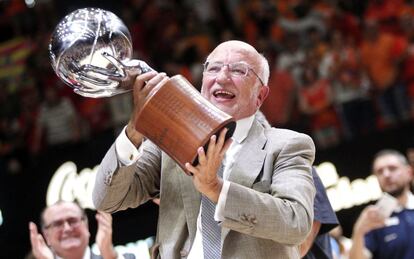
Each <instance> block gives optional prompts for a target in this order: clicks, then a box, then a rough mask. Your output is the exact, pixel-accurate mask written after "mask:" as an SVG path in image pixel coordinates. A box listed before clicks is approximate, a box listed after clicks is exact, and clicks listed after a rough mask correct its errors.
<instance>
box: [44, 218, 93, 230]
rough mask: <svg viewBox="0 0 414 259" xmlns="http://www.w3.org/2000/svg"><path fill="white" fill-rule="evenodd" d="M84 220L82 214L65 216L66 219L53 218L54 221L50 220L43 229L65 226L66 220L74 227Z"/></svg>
mask: <svg viewBox="0 0 414 259" xmlns="http://www.w3.org/2000/svg"><path fill="white" fill-rule="evenodd" d="M84 220H85V217H84V216H82V217H69V218H66V219H60V220H55V221H52V222H51V223H50V224H48V225H46V226H45V229H49V228H52V229H56V230H58V229H59V230H60V229H63V227H64V226H65V222H67V223H68V225H69V226H70V227H71V228H76V227H78V226H79V225H80V223H81V222H82V221H84Z"/></svg>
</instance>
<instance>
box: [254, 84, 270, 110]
mask: <svg viewBox="0 0 414 259" xmlns="http://www.w3.org/2000/svg"><path fill="white" fill-rule="evenodd" d="M268 94H269V87H268V86H267V85H264V86H261V87H260V90H259V94H258V96H257V100H256V106H257V108H258V109H259V108H260V106H262V104H263V102H264V100H265V99H266V97H267V96H268Z"/></svg>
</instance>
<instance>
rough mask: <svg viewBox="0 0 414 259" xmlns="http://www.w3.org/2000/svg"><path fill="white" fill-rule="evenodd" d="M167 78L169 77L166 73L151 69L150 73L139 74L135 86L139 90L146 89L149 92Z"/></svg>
mask: <svg viewBox="0 0 414 259" xmlns="http://www.w3.org/2000/svg"><path fill="white" fill-rule="evenodd" d="M167 79H168V77H167V75H166V74H165V73H157V72H155V71H150V72H148V73H144V74H142V75H139V76H137V78H136V79H135V84H134V88H135V89H138V90H144V91H146V92H148V93H149V92H150V91H151V90H152V89H153V88H154V87H156V86H157V85H158V84H160V83H161V82H162V83H164V82H165V81H166V80H167ZM161 85H162V84H161Z"/></svg>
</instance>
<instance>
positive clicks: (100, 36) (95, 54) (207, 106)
mask: <svg viewBox="0 0 414 259" xmlns="http://www.w3.org/2000/svg"><path fill="white" fill-rule="evenodd" d="M49 54H50V58H51V61H52V67H53V69H54V70H55V72H56V74H57V75H58V77H59V78H60V79H62V80H63V81H64V82H65V83H66V84H68V85H69V86H71V87H72V88H73V89H74V91H75V93H77V94H80V95H82V96H86V97H96V98H97V97H108V96H113V95H116V94H120V93H124V92H127V91H130V90H132V88H133V84H134V81H135V78H136V76H137V75H140V74H142V73H146V72H148V71H150V70H152V69H151V68H150V67H149V66H148V65H147V64H146V63H145V62H143V61H141V60H137V59H131V57H132V43H131V36H130V33H129V31H128V29H127V27H126V26H125V24H124V23H123V22H122V21H121V19H119V18H118V17H117V16H116V15H115V14H113V13H111V12H109V11H105V10H101V9H97V8H84V9H78V10H76V11H74V12H72V13H70V14H68V15H67V16H66V17H65V18H64V19H63V20H62V21H61V22H60V23H59V24H58V25H57V27H56V29H55V31H54V32H53V34H52V38H51V41H50V45H49ZM136 118H137V122H139V123H137V124H136V125H135V129H136V130H137V131H139V132H141V133H142V134H143V135H144V136H146V137H147V138H148V139H150V140H151V141H152V142H154V143H155V144H156V145H158V146H159V147H160V148H161V149H162V150H163V151H164V152H166V153H167V154H168V155H169V156H170V157H171V158H173V159H174V160H175V161H176V162H177V163H178V164H179V165H180V166H181V167H182V168H183V169H184V170H185V163H186V162H191V163H193V164H197V163H198V162H197V161H198V160H197V149H198V148H199V147H200V146H206V145H207V143H208V141H209V140H210V137H211V136H212V135H213V134H218V132H219V131H220V130H221V129H222V128H224V127H227V128H228V129H229V130H228V132H227V134H226V138H229V137H231V135H232V134H233V132H234V129H235V126H236V123H235V121H234V119H233V118H232V117H231V116H230V115H228V114H226V113H224V112H223V111H221V110H219V109H218V108H217V107H215V106H214V105H213V104H211V103H210V102H209V101H208V100H207V99H205V98H204V97H203V96H201V94H200V93H199V92H198V91H197V90H196V89H195V88H194V87H193V86H192V85H191V83H190V82H188V81H187V80H186V79H185V78H184V77H183V76H182V75H175V76H173V77H171V78H169V79H168V80H166V82H164V84H163V85H161V86H160V87H158V88H157V90H156V91H154V92H153V93H151V94H149V95H148V96H147V97H146V98H145V100H144V102H143V106H142V108H141V110H140V111H139V112H138V113H137V114H136ZM187 173H188V172H187Z"/></svg>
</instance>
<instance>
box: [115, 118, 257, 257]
mask: <svg viewBox="0 0 414 259" xmlns="http://www.w3.org/2000/svg"><path fill="white" fill-rule="evenodd" d="M254 117H255V115H252V116H250V117H247V118H244V119H241V120H238V121H237V122H236V129H235V131H234V133H233V136H232V139H233V142H232V143H231V145H230V147H229V149H228V150H227V152H226V155H225V158H224V161H223V165H224V171H223V188H222V190H221V192H220V195H219V200H218V203H217V206H216V211H215V215H214V219H215V220H216V221H219V222H220V221H222V220H224V216H223V213H222V211H223V210H224V207H225V205H226V198H227V192H228V189H229V186H230V183H229V182H228V181H227V179H228V176H229V172H230V171H231V168H232V167H233V163H234V160H235V158H236V157H237V153H238V152H239V151H240V149H241V147H242V142H243V140H244V139H246V137H247V135H248V133H249V130H250V128H251V127H252V124H253V120H254ZM115 146H116V152H117V157H118V160H119V161H120V162H121V163H122V164H124V165H127V166H128V165H131V164H133V163H135V162H136V161H137V160H138V159H139V157H140V155H141V154H142V151H143V150H142V145H141V146H140V148H139V150H138V149H137V148H136V147H135V145H134V144H133V143H132V142H131V141H130V140H129V139H128V137H127V135H126V133H125V128H124V130H122V132H121V134H120V135H119V136H118V138H117V139H116V141H115ZM200 215H201V208H200V214H199V215H198V218H197V232H196V236H195V239H194V243H193V246H192V247H191V250H190V253H189V255H188V257H187V258H188V259H200V258H203V257H204V256H203V243H202V234H201V217H200Z"/></svg>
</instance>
